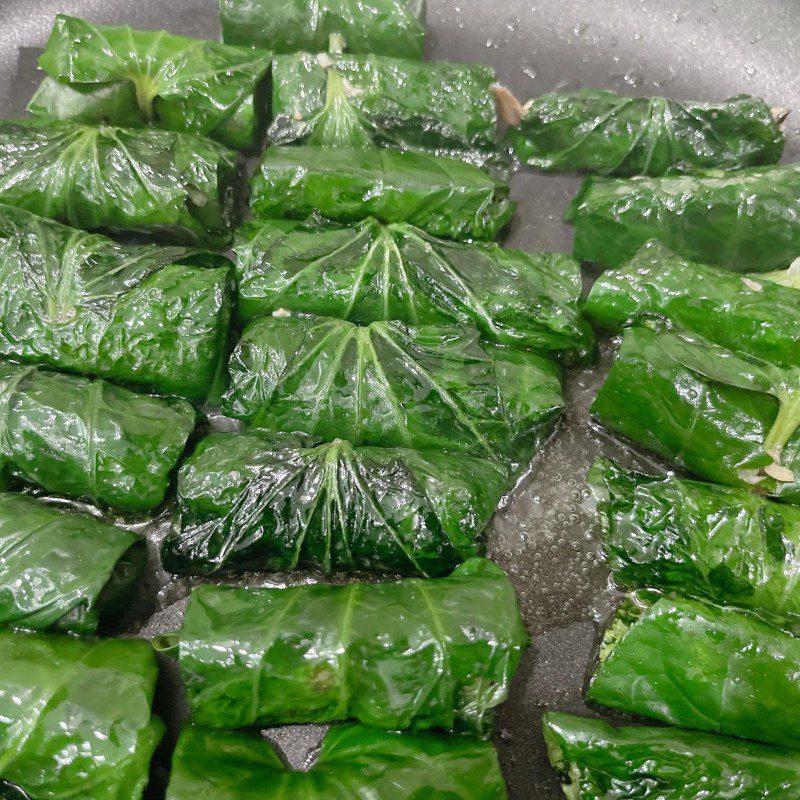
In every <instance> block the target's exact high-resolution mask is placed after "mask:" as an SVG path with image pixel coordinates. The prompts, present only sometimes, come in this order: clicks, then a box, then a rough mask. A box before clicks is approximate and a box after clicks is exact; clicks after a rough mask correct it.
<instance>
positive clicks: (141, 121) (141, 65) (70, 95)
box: [28, 14, 271, 150]
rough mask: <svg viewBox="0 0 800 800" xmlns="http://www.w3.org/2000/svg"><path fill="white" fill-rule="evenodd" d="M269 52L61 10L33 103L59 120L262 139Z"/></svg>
mask: <svg viewBox="0 0 800 800" xmlns="http://www.w3.org/2000/svg"><path fill="white" fill-rule="evenodd" d="M270 59H271V54H270V53H269V52H266V51H261V50H253V49H251V48H249V47H232V46H230V45H225V44H221V43H220V42H213V41H209V40H204V39H192V38H189V37H188V36H177V35H175V34H173V33H168V32H167V31H149V30H136V29H135V28H130V27H128V26H127V25H95V24H94V23H92V22H88V21H87V20H84V19H79V18H77V17H70V16H67V15H66V14H59V15H58V16H57V17H56V19H55V24H54V26H53V31H52V33H51V34H50V39H49V40H48V42H47V46H46V47H45V49H44V53H42V55H41V56H40V57H39V66H40V67H41V68H42V69H43V70H44V71H45V72H46V73H47V75H48V77H47V78H45V79H44V81H43V83H42V84H41V86H40V87H39V89H38V91H37V92H36V94H35V95H34V96H33V99H32V100H31V102H30V104H29V105H28V110H29V111H30V112H31V113H33V114H35V115H37V116H44V117H48V118H55V119H71V120H75V121H79V122H87V123H94V124H97V123H102V122H104V123H108V124H110V125H122V126H126V127H140V126H143V125H155V126H156V127H158V128H164V129H166V130H170V131H179V132H182V133H196V134H200V135H202V136H209V137H211V138H212V139H216V140H217V141H219V142H222V144H225V145H227V146H228V147H233V148H235V149H241V150H243V149H248V148H252V147H254V146H255V145H256V144H258V136H259V132H260V131H263V123H262V121H261V120H260V119H259V117H260V115H261V109H260V106H261V105H262V104H263V102H264V100H263V97H262V94H263V93H262V92H261V84H262V82H263V81H264V79H265V77H266V75H267V73H268V71H269V68H270Z"/></svg>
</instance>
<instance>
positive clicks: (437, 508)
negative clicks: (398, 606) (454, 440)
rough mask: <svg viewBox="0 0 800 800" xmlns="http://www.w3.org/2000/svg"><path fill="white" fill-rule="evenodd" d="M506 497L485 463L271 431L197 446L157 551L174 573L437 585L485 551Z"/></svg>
mask: <svg viewBox="0 0 800 800" xmlns="http://www.w3.org/2000/svg"><path fill="white" fill-rule="evenodd" d="M507 488H508V476H507V474H506V472H505V470H504V469H502V468H501V467H498V466H497V465H495V464H494V463H493V462H491V461H488V460H486V459H477V458H469V457H467V456H463V455H450V454H448V453H441V452H435V451H428V452H420V451H417V450H408V449H403V448H386V449H384V448H380V447H357V448H356V447H353V446H352V445H350V444H349V443H347V442H343V441H341V440H337V441H334V442H333V443H331V444H316V446H314V443H304V442H303V441H301V440H299V439H297V438H296V437H289V436H285V435H280V434H273V433H271V432H267V431H258V430H256V431H250V432H248V433H242V434H235V433H217V434H211V435H210V436H208V437H206V438H205V439H203V441H202V442H201V443H200V445H199V446H198V448H197V449H196V450H195V452H194V453H193V454H192V456H191V457H190V458H189V459H188V460H187V461H186V463H185V464H184V465H183V467H181V470H180V472H179V474H178V504H179V513H178V518H177V520H176V523H175V527H174V530H173V531H172V533H171V534H170V535H169V536H168V537H167V538H166V540H165V542H164V545H163V549H162V562H163V564H164V567H165V569H167V570H168V571H170V572H177V573H195V574H197V573H212V572H230V571H236V570H267V571H283V570H293V569H298V568H300V567H306V568H313V569H322V570H325V571H330V570H352V569H358V570H364V571H368V572H392V573H399V574H405V575H423V576H427V575H444V574H447V573H449V572H450V571H451V570H452V569H453V567H455V566H456V565H457V564H459V563H460V562H461V561H463V560H464V559H466V558H469V557H470V556H475V555H478V551H479V550H480V549H482V538H481V533H482V531H483V528H484V527H485V525H486V523H487V522H488V521H489V518H490V517H491V515H492V513H493V512H494V510H495V508H496V507H497V504H498V502H499V501H500V498H501V497H502V496H503V494H504V493H505V491H506V489H507Z"/></svg>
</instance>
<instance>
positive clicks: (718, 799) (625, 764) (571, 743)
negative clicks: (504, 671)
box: [543, 711, 800, 800]
mask: <svg viewBox="0 0 800 800" xmlns="http://www.w3.org/2000/svg"><path fill="white" fill-rule="evenodd" d="M543 721H544V736H545V739H546V741H547V749H548V754H549V756H550V762H551V763H552V765H553V767H554V768H555V769H556V770H557V771H558V773H559V775H560V777H561V780H562V782H563V787H564V794H565V795H566V796H567V798H569V800H598V798H603V800H632V799H633V798H636V800H701V798H709V800H711V798H714V800H722V798H728V797H729V798H737V800H763V799H764V798H772V797H775V798H778V797H786V798H789V797H796V796H798V795H800V758H799V757H798V755H797V753H796V752H795V751H793V750H784V749H781V748H775V747H766V746H765V745H762V744H756V743H754V742H742V741H737V740H736V739H728V738H727V737H724V736H714V735H711V734H707V733H695V732H694V731H683V730H679V729H677V728H648V727H643V726H635V727H625V728H612V727H611V726H610V725H608V724H607V723H605V722H603V721H602V720H599V719H588V718H585V717H573V716H570V715H568V714H557V713H555V712H553V711H548V712H547V713H546V714H545V715H544V720H543Z"/></svg>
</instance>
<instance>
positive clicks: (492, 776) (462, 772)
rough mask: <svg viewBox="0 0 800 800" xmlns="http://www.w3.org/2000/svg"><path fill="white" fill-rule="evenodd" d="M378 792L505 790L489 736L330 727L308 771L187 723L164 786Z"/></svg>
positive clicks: (479, 797)
mask: <svg viewBox="0 0 800 800" xmlns="http://www.w3.org/2000/svg"><path fill="white" fill-rule="evenodd" d="M198 764H202V765H203V767H202V769H198V768H197V765H198ZM378 797H380V798H387V800H388V798H393V797H396V798H401V797H402V798H412V797H414V798H417V797H418V798H423V797H424V798H442V800H444V798H447V800H506V797H507V794H506V790H505V784H504V783H503V778H502V775H501V774H500V766H499V764H498V763H497V755H496V754H495V752H494V748H493V747H492V745H491V744H489V743H488V742H482V741H479V740H474V739H469V738H466V737H458V738H445V737H441V736H432V735H429V734H428V735H426V734H409V733H395V732H389V731H380V730H376V729H375V728H368V727H366V726H360V725H337V726H336V727H334V728H331V729H330V730H329V731H328V733H327V734H326V735H325V739H324V740H323V743H322V749H321V750H320V753H319V756H318V758H317V759H316V761H315V762H314V765H313V766H312V767H311V768H310V770H308V771H300V770H291V769H289V768H287V767H285V766H284V765H283V764H282V762H281V760H280V758H279V757H278V755H277V754H276V753H275V751H274V750H273V749H272V745H270V744H269V743H268V742H266V741H264V740H263V739H260V738H255V737H253V736H248V735H246V734H242V733H224V732H219V731H205V730H203V729H202V728H192V727H189V728H185V729H184V730H183V731H182V732H181V735H180V738H179V739H178V746H177V750H176V753H175V756H174V758H173V761H172V780H171V782H170V786H169V790H168V792H167V800H283V799H284V798H292V800H375V798H378Z"/></svg>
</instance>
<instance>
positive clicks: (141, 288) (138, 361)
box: [0, 204, 231, 401]
mask: <svg viewBox="0 0 800 800" xmlns="http://www.w3.org/2000/svg"><path fill="white" fill-rule="evenodd" d="M230 279H231V265H230V262H229V261H228V260H227V259H226V258H224V257H223V256H219V255H216V254H214V253H209V252H204V251H192V250H187V249H185V248H180V247H157V246H155V245H124V244H119V243H118V242H115V241H113V240H111V239H107V238H106V237H105V236H101V235H99V234H91V233H86V232H84V231H79V230H76V229H74V228H68V227H66V226H64V225H61V224H60V223H58V222H53V221H52V220H47V219H44V218H42V217H37V216H36V215H34V214H31V213H30V212H28V211H25V210H24V209H20V208H14V207H13V206H6V205H2V204H0V286H2V288H3V292H2V294H0V354H2V355H3V356H6V357H10V358H14V359H17V360H19V361H23V362H27V363H39V364H44V365H47V366H51V367H56V368H58V369H63V370H67V371H70V372H82V373H85V374H90V375H99V376H101V377H104V378H108V379H110V380H112V381H117V382H121V383H128V384H132V385H133V386H136V387H139V388H142V389H145V390H151V391H156V392H160V393H162V394H175V395H179V396H181V397H186V398H188V399H190V400H195V401H202V400H205V399H206V397H207V396H208V393H209V390H210V389H211V387H212V385H213V383H214V381H215V378H216V377H217V376H218V375H219V373H220V370H221V368H222V364H223V361H224V359H225V355H226V353H225V350H226V344H227V335H228V320H229V318H230V311H231V291H230V286H229V284H230Z"/></svg>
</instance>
